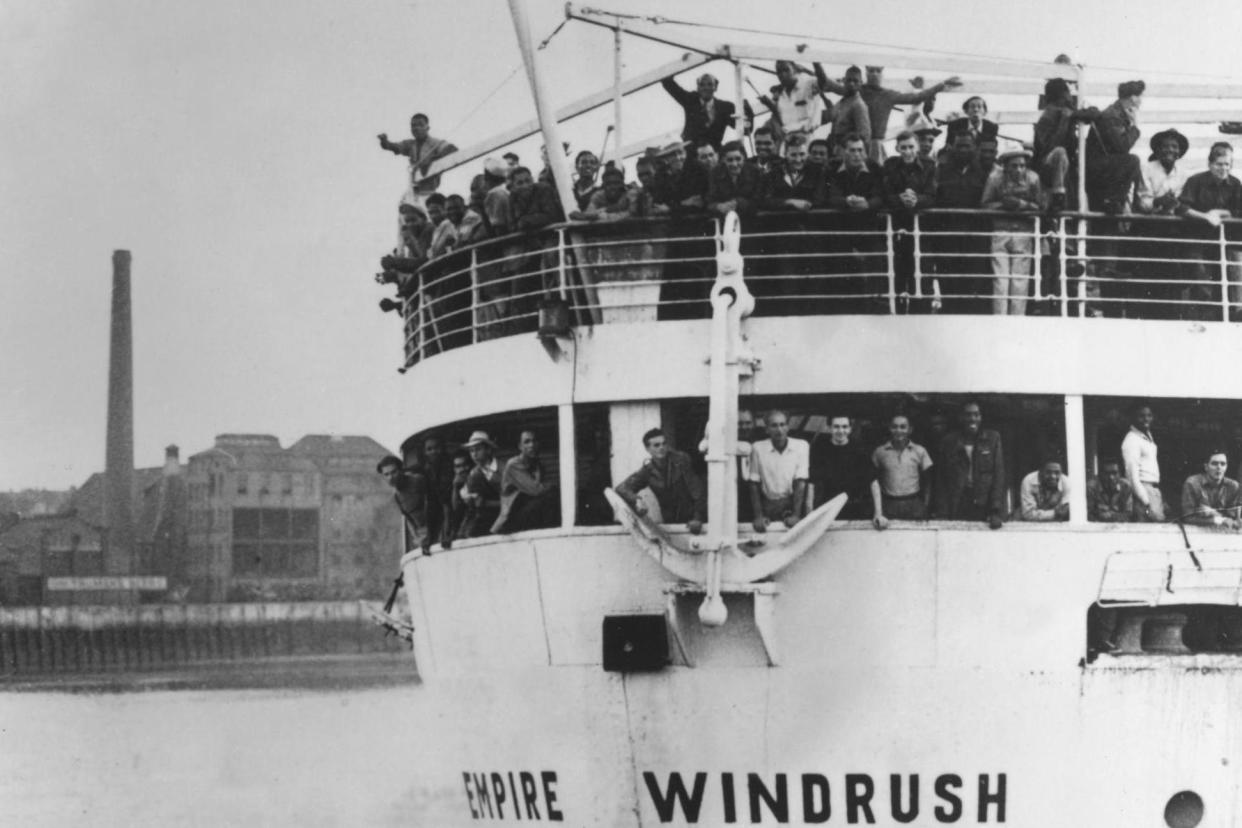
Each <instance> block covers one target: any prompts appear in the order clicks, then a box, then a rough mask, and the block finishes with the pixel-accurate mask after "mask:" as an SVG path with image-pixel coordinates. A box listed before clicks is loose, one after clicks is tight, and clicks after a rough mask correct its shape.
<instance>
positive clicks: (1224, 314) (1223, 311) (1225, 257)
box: [1216, 223, 1229, 322]
mask: <svg viewBox="0 0 1242 828" xmlns="http://www.w3.org/2000/svg"><path fill="white" fill-rule="evenodd" d="M1216 243H1217V245H1218V246H1219V247H1220V316H1221V321H1222V322H1228V321H1229V253H1228V250H1227V249H1226V247H1225V225H1224V224H1223V223H1222V224H1220V225H1218V226H1217V228H1216Z"/></svg>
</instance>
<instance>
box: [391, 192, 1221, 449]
mask: <svg viewBox="0 0 1242 828" xmlns="http://www.w3.org/2000/svg"><path fill="white" fill-rule="evenodd" d="M994 217H995V214H990V213H986V212H980V211H943V210H929V211H927V212H926V213H916V214H914V216H913V220H912V222H910V224H909V225H908V229H903V228H901V227H895V226H894V225H895V221H894V217H893V216H892V215H889V214H880V215H877V216H874V217H872V218H870V219H867V220H866V222H865V223H860V222H859V221H858V220H857V218H856V217H853V216H845V215H842V214H840V213H833V212H829V211H822V212H821V211H816V212H809V213H797V214H761V215H758V216H755V217H752V218H751V219H749V220H743V222H742V229H743V237H742V239H743V240H742V253H743V255H744V257H745V271H746V279H747V283H748V285H749V287H750V290H751V291H752V293H754V295H755V297H756V303H755V311H754V314H753V316H752V317H751V318H750V319H749V320H748V321H747V322H746V323H745V324H744V334H745V336H746V337H747V340H748V343H749V346H750V348H751V350H752V352H753V355H754V356H755V357H756V358H757V359H758V360H759V361H760V362H759V364H758V367H757V370H755V372H754V375H753V378H752V379H751V380H750V381H749V383H748V384H747V385H746V386H745V387H744V389H743V390H744V392H747V393H754V394H806V393H822V392H827V391H834V392H891V391H912V392H919V391H921V392H945V393H1021V394H1049V393H1051V394H1079V395H1082V394H1094V395H1115V396H1127V395H1131V396H1132V395H1150V396H1157V397H1183V398H1184V397H1192V398H1193V397H1212V398H1235V397H1240V396H1242V378H1239V372H1236V371H1233V370H1231V368H1230V359H1229V355H1230V354H1232V353H1235V352H1236V351H1237V349H1238V348H1239V347H1242V333H1240V332H1239V330H1238V327H1237V326H1236V325H1234V324H1232V323H1231V322H1229V318H1230V311H1231V304H1230V301H1229V300H1230V298H1231V296H1230V284H1231V282H1230V279H1231V277H1234V268H1233V266H1232V265H1230V264H1229V255H1230V251H1231V250H1232V249H1233V245H1232V244H1231V243H1230V241H1229V240H1230V239H1231V238H1233V236H1234V233H1235V232H1236V231H1237V230H1239V229H1242V223H1234V222H1226V223H1225V224H1224V225H1223V226H1222V227H1221V228H1219V229H1215V230H1213V229H1211V228H1206V227H1205V228H1204V230H1209V231H1210V233H1208V232H1204V230H1201V229H1200V228H1198V227H1194V226H1192V225H1191V222H1190V221H1188V220H1185V219H1179V218H1154V217H1127V222H1126V223H1127V224H1129V225H1130V226H1129V227H1128V228H1125V232H1124V233H1122V232H1119V231H1118V229H1117V224H1118V222H1117V221H1116V220H1114V219H1109V218H1106V217H1102V216H1095V217H1086V216H1083V215H1063V216H1057V217H1054V218H1048V217H1042V216H1036V217H1032V218H1030V219H1028V220H1027V221H1028V224H1029V227H1030V230H1029V233H1028V234H1027V235H1028V238H1030V240H1031V252H1030V253H1029V254H1028V257H1029V260H1030V268H1031V275H1030V276H1029V277H1026V278H1025V281H1026V283H1027V284H1028V285H1029V290H1028V292H1029V299H1028V301H1027V303H1026V308H1025V315H1024V316H1022V317H1021V318H1015V317H1014V316H1010V315H997V314H993V313H992V310H993V298H994V297H993V295H992V280H993V275H992V273H991V260H992V254H991V252H990V249H989V246H990V243H991V239H992V238H993V236H994V235H995V234H994V233H993V230H992V228H991V226H990V225H991V223H992V221H993V218H994ZM718 235H719V225H718V222H716V221H712V220H709V219H703V218H699V219H685V220H631V221H619V222H607V223H598V224H581V223H575V224H564V225H559V226H554V227H551V228H547V229H545V230H543V231H540V232H539V233H537V234H531V235H514V236H509V237H506V238H501V239H495V240H491V241H488V242H484V243H481V244H477V245H473V246H470V247H467V248H464V249H462V250H459V251H456V252H454V253H452V254H450V255H449V256H446V257H443V258H441V259H437V260H435V261H432V262H430V263H429V264H427V265H426V266H424V267H423V268H422V269H421V270H419V272H418V273H417V274H415V276H414V281H413V284H412V290H411V292H410V295H409V296H408V297H407V298H406V299H405V300H404V302H403V306H402V311H403V314H404V318H405V350H404V360H403V361H402V363H401V365H400V367H401V369H402V370H403V371H405V372H406V373H407V376H408V377H409V379H410V380H411V381H412V384H413V385H414V391H415V396H416V398H417V406H416V410H415V411H412V412H411V414H413V418H414V421H413V422H411V423H410V425H411V426H413V427H414V430H417V429H418V428H421V427H429V426H432V425H435V424H438V423H443V422H448V421H450V420H459V419H462V418H465V417H470V416H479V415H484V414H487V413H491V412H494V411H503V410H515V409H521V408H531V407H536V406H546V405H560V404H571V403H575V402H577V403H586V402H603V401H616V400H624V399H633V400H659V399H666V398H675V397H687V396H701V395H705V394H706V383H707V372H706V371H705V370H704V361H705V359H706V357H707V335H708V327H709V322H708V319H707V317H708V305H707V292H708V289H709V287H710V284H711V280H712V278H713V277H714V272H715V255H716V250H717V247H718V244H719V241H718ZM1211 235H1215V239H1214V240H1213V239H1212V238H1211ZM1109 244H1111V245H1112V247H1111V248H1110V249H1109V251H1108V252H1109V253H1110V254H1111V255H1110V256H1108V257H1107V258H1105V257H1103V256H1101V255H1100V251H1101V250H1102V249H1103V248H1102V245H1109ZM903 255H905V257H906V258H905V263H904V272H905V274H908V275H907V276H905V277H904V285H903V272H902V271H903V261H902V257H903ZM903 286H904V287H905V288H906V290H902V288H903ZM1233 298H1237V297H1233ZM541 308H543V312H544V317H543V323H544V326H543V329H542V335H541V333H540V331H541V329H540V322H541V320H540V310H541ZM430 389H435V392H434V393H429V391H430Z"/></svg>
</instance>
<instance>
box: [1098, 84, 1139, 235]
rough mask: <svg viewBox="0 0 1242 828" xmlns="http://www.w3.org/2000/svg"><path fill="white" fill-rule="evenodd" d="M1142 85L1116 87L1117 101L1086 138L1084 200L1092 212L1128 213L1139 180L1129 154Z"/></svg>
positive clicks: (1135, 161)
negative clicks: (1085, 196) (1131, 194)
mask: <svg viewBox="0 0 1242 828" xmlns="http://www.w3.org/2000/svg"><path fill="white" fill-rule="evenodd" d="M1146 88H1147V85H1146V84H1145V83H1143V81H1141V80H1138V81H1126V82H1125V83H1123V84H1120V85H1119V86H1118V87H1117V100H1116V101H1114V102H1113V103H1111V104H1109V105H1108V107H1107V108H1106V109H1104V111H1103V112H1101V113H1100V117H1099V118H1098V119H1096V121H1095V123H1094V124H1093V125H1092V127H1091V133H1090V135H1088V136H1087V198H1088V200H1089V201H1090V202H1091V205H1090V207H1091V209H1092V210H1102V211H1103V212H1105V213H1112V214H1118V213H1123V212H1127V211H1128V209H1129V202H1130V192H1131V190H1130V188H1131V186H1132V185H1137V184H1138V182H1139V181H1140V180H1141V178H1142V176H1141V174H1140V172H1139V160H1138V158H1136V157H1135V156H1133V155H1131V154H1130V150H1131V149H1133V147H1134V144H1135V142H1137V141H1138V138H1139V132H1140V130H1139V127H1138V112H1139V109H1140V108H1141V107H1142V105H1143V91H1144V90H1145V89H1146Z"/></svg>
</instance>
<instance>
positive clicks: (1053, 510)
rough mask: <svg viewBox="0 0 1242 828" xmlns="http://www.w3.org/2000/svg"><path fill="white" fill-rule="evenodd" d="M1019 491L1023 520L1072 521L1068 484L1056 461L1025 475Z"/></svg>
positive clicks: (1042, 521) (1043, 521) (1051, 461)
mask: <svg viewBox="0 0 1242 828" xmlns="http://www.w3.org/2000/svg"><path fill="white" fill-rule="evenodd" d="M1018 493H1019V498H1020V499H1019V502H1020V503H1021V513H1020V517H1021V518H1022V519H1023V520H1030V521H1037V522H1041V523H1046V522H1050V521H1058V520H1069V484H1068V483H1067V482H1066V480H1065V475H1064V473H1063V472H1062V471H1061V464H1060V463H1058V462H1057V461H1056V460H1049V461H1048V462H1046V463H1044V464H1043V465H1042V466H1040V468H1039V470H1038V471H1033V472H1031V473H1030V474H1028V475H1027V476H1026V477H1024V478H1022V485H1021V486H1019V487H1018Z"/></svg>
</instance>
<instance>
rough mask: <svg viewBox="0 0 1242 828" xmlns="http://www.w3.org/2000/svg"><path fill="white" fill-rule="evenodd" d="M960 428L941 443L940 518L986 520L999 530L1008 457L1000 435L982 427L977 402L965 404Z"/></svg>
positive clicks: (939, 465) (938, 505)
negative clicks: (1005, 456)
mask: <svg viewBox="0 0 1242 828" xmlns="http://www.w3.org/2000/svg"><path fill="white" fill-rule="evenodd" d="M960 421H961V428H960V429H959V430H957V431H954V432H950V433H949V434H947V435H945V438H944V440H943V441H942V442H941V443H940V462H939V463H938V464H937V465H936V468H937V469H939V470H940V480H939V482H938V484H937V486H936V496H937V500H938V503H937V509H936V514H937V516H938V517H940V518H943V519H946V520H985V521H987V523H988V526H990V527H991V528H993V529H999V528H1000V527H1001V523H1002V522H1003V517H1002V516H1003V515H1004V513H1005V458H1004V451H1003V449H1002V447H1001V438H1000V435H999V434H997V433H996V432H995V431H992V430H991V429H986V428H983V412H982V411H981V410H980V408H979V404H978V403H977V402H973V401H971V402H968V403H966V404H965V405H963V406H962V412H961V419H960Z"/></svg>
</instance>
